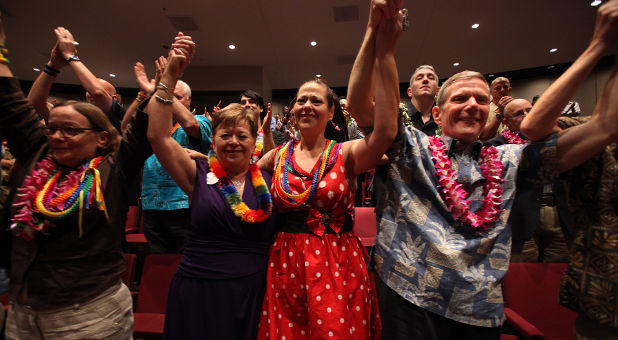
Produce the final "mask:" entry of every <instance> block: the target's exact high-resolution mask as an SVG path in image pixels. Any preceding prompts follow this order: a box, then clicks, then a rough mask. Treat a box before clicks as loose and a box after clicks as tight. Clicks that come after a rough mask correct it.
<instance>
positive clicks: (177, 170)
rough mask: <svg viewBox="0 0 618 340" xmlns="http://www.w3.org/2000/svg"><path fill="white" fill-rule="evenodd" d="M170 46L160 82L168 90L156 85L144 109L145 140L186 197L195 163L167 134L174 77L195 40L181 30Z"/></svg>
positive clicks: (187, 60)
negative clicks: (145, 121)
mask: <svg viewBox="0 0 618 340" xmlns="http://www.w3.org/2000/svg"><path fill="white" fill-rule="evenodd" d="M174 39H175V42H174V43H173V44H172V49H171V51H170V53H169V55H168V59H167V66H166V68H165V71H164V72H163V75H162V77H161V82H162V83H163V84H165V86H166V87H167V88H168V89H170V90H166V89H165V88H164V87H161V86H157V90H156V91H155V93H154V95H153V96H152V97H151V99H150V101H149V102H148V105H147V106H146V108H145V111H146V112H147V113H148V115H149V120H148V141H149V142H150V145H151V147H152V151H153V152H154V154H155V155H156V156H157V159H158V160H159V162H160V163H161V165H162V166H163V168H164V169H165V170H166V171H167V172H168V173H169V174H170V176H172V178H173V179H174V181H176V184H178V186H179V187H180V188H181V189H182V190H183V191H184V192H185V193H186V194H187V195H189V196H190V197H191V196H192V195H193V188H194V187H195V174H196V165H195V161H193V160H191V158H190V157H189V155H188V154H187V153H186V152H185V151H184V150H183V149H182V147H181V146H180V145H179V144H178V143H177V142H176V141H175V140H174V139H173V138H172V137H171V136H170V130H171V129H172V111H173V105H172V103H173V102H174V93H173V90H171V89H174V88H175V86H176V82H177V81H178V78H179V77H180V75H181V74H182V72H183V71H184V69H185V67H186V66H187V65H188V64H189V62H190V59H191V57H192V56H193V53H194V51H195V43H193V41H192V40H191V37H189V36H184V35H183V34H182V33H178V35H177V36H176V37H175V38H174Z"/></svg>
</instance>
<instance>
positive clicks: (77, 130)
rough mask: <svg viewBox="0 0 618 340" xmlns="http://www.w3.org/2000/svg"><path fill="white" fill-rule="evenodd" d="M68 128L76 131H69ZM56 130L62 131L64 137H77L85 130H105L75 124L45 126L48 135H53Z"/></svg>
mask: <svg viewBox="0 0 618 340" xmlns="http://www.w3.org/2000/svg"><path fill="white" fill-rule="evenodd" d="M67 130H70V131H75V132H70V133H68V132H67ZM56 131H60V135H61V136H62V137H64V138H72V137H76V136H78V135H80V134H82V133H84V132H85V131H96V132H101V131H103V130H102V129H100V128H82V127H73V126H46V127H45V133H46V135H47V136H52V135H53V134H54V133H56Z"/></svg>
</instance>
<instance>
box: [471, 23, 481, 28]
mask: <svg viewBox="0 0 618 340" xmlns="http://www.w3.org/2000/svg"><path fill="white" fill-rule="evenodd" d="M479 26H480V25H479V24H474V25H472V28H474V29H477V28H479Z"/></svg>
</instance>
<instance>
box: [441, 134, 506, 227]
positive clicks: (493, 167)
mask: <svg viewBox="0 0 618 340" xmlns="http://www.w3.org/2000/svg"><path fill="white" fill-rule="evenodd" d="M429 150H430V151H431V154H432V157H431V158H432V159H433V161H434V162H435V167H436V175H438V177H439V180H438V186H439V187H440V188H441V189H442V192H441V194H442V198H443V199H444V201H445V203H446V205H447V207H448V209H449V211H450V212H451V213H452V214H453V218H455V219H456V220H459V221H461V222H462V223H464V224H467V225H469V226H471V227H472V229H473V230H475V231H484V230H487V229H490V228H493V227H494V224H493V223H494V222H495V221H496V220H497V219H498V217H499V215H500V213H501V212H502V210H500V204H501V203H502V199H501V198H500V196H501V195H502V188H501V187H500V183H502V182H504V180H503V179H502V178H501V176H502V171H503V170H504V166H503V165H502V162H500V161H499V160H498V150H496V148H495V147H493V146H492V147H483V148H482V149H481V162H480V167H481V170H482V175H483V177H485V179H486V181H485V184H484V185H483V195H484V196H485V198H484V199H483V205H482V206H481V208H480V209H479V210H477V212H476V213H474V212H471V211H470V201H469V200H466V197H467V196H468V192H466V191H465V190H464V189H463V188H462V185H461V184H459V183H457V182H456V181H455V179H456V178H457V170H453V169H452V167H451V161H450V159H449V158H448V156H447V154H446V153H447V151H446V146H445V145H444V143H443V142H442V140H441V139H440V137H429Z"/></svg>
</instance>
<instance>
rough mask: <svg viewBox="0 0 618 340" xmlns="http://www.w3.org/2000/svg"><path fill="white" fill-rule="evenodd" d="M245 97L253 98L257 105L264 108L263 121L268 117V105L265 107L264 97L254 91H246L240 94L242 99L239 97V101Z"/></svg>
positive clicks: (261, 115)
mask: <svg viewBox="0 0 618 340" xmlns="http://www.w3.org/2000/svg"><path fill="white" fill-rule="evenodd" d="M243 96H244V97H247V98H251V99H253V100H255V101H256V102H257V104H258V105H259V106H260V107H261V108H262V112H261V113H260V119H261V120H263V119H264V117H266V105H264V98H263V97H262V95H261V94H259V93H257V92H255V91H253V90H246V91H245V92H243V93H241V94H240V97H238V99H241V98H242V97H243Z"/></svg>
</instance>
